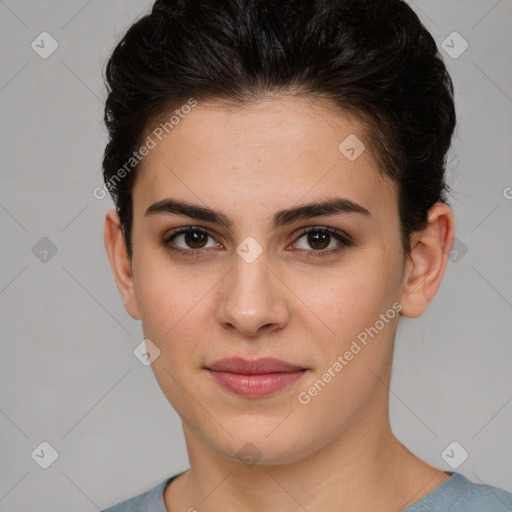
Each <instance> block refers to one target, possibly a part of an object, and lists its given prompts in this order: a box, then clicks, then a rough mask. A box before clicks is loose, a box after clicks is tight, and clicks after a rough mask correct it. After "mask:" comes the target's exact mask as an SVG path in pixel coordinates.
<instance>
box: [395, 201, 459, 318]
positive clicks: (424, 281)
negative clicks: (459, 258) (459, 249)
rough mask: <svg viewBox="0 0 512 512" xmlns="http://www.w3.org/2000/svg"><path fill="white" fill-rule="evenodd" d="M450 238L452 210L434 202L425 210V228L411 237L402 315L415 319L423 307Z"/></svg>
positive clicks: (438, 279)
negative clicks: (426, 211)
mask: <svg viewBox="0 0 512 512" xmlns="http://www.w3.org/2000/svg"><path fill="white" fill-rule="evenodd" d="M454 237H455V222H454V218H453V212H452V209H451V208H450V207H449V206H448V205H447V204H445V203H436V204H435V205H434V206H432V208H430V210H429V212H428V225H427V227H426V228H425V229H424V230H422V231H419V232H416V233H414V234H413V235H412V236H411V252H410V254H409V255H408V256H407V259H406V263H405V270H404V280H403V288H402V296H401V299H400V303H401V304H402V310H401V311H400V312H401V314H402V315H404V316H407V317H411V318H415V317H418V316H420V315H422V314H423V313H424V311H425V310H426V309H427V306H428V304H429V302H430V301H431V300H432V298H433V297H434V295H435V294H436V292H437V289H438V288H439V285H440V284H441V280H442V278H443V275H444V271H445V269H446V264H447V262H448V257H449V256H450V252H451V250H452V247H453V240H454Z"/></svg>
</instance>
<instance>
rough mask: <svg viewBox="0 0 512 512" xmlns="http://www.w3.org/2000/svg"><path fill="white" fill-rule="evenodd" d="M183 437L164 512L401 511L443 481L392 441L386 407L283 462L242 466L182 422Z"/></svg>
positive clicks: (435, 471) (394, 440) (441, 473)
mask: <svg viewBox="0 0 512 512" xmlns="http://www.w3.org/2000/svg"><path fill="white" fill-rule="evenodd" d="M380 403H381V404H382V401H381V402H380ZM184 434H185V439H186V442H187V449H188V454H189V460H190V468H191V469H190V471H188V472H187V473H185V474H183V475H181V476H180V477H178V478H177V479H176V480H175V481H174V482H173V485H170V486H168V488H167V489H166V492H165V504H166V506H167V508H168V510H169V511H170V512H174V511H175V510H194V509H196V510H199V511H201V512H208V511H218V510H223V511H225V512H235V511H239V510H246V511H248V512H253V511H254V512H256V511H261V510H265V511H268V512H274V511H278V510H279V512H292V511H294V512H296V511H297V510H301V509H304V510H308V511H310V512H313V511H317V510H318V511H319V510H343V511H349V510H350V511H352V510H375V511H387V510H402V509H403V508H405V507H407V506H409V505H411V504H412V503H414V502H415V501H417V500H418V499H420V498H421V497H422V496H424V495H425V494H427V493H428V492H430V491H431V490H432V489H434V488H435V487H437V486H438V485H439V484H441V483H442V482H443V481H445V480H446V479H447V478H448V475H447V474H446V473H444V472H442V471H440V470H438V469H436V468H434V467H432V466H429V465H428V464H426V463H424V462H423V461H421V460H420V459H419V458H418V457H416V456H415V455H414V454H412V453H411V452H410V451H409V450H407V448H405V446H403V445H402V444H401V443H400V442H399V441H398V440H397V439H396V438H395V436H394V435H393V433H392V431H391V428H390V425H389V419H388V415H387V403H386V404H385V406H384V407H382V408H381V409H380V410H379V411H376V410H375V409H373V410H372V411H371V414H370V413H368V414H367V415H366V417H362V418H360V419H359V420H358V421H356V422H354V423H353V424H352V425H351V426H349V427H348V428H347V429H346V430H345V431H344V432H343V434H342V435H340V436H338V437H336V438H334V439H333V440H332V441H331V442H329V443H327V444H326V445H325V446H323V447H320V448H319V449H316V450H315V451H314V452H313V453H312V454H310V455H308V456H305V457H302V458H300V459H299V460H296V461H293V462H290V463H287V464H279V465H259V464H254V465H252V466H247V465H245V464H243V463H241V462H240V461H235V460H232V459H230V458H228V457H226V456H224V455H223V454H221V453H219V452H218V451H217V450H215V449H213V448H212V447H211V445H208V444H207V443H206V442H205V441H204V439H201V438H200V437H199V436H196V435H195V433H194V432H192V431H191V430H189V429H188V428H187V427H186V426H185V425H184Z"/></svg>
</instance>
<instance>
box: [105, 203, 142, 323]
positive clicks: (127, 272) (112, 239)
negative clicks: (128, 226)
mask: <svg viewBox="0 0 512 512" xmlns="http://www.w3.org/2000/svg"><path fill="white" fill-rule="evenodd" d="M104 241H105V248H106V250H107V254H108V258H109V260H110V266H111V267H112V272H113V274H114V279H115V281H116V284H117V288H118V289H119V292H120V293H121V296H122V297H123V301H124V306H125V308H126V311H127V312H128V314H129V315H130V316H131V317H132V318H135V319H136V320H139V319H140V315H139V311H138V307H137V301H136V296H135V288H134V280H133V273H132V263H131V260H130V257H129V255H128V251H127V249H126V243H125V239H124V234H123V229H122V225H121V221H120V219H119V215H118V213H117V211H116V210H110V211H109V212H108V213H107V215H106V217H105V232H104Z"/></svg>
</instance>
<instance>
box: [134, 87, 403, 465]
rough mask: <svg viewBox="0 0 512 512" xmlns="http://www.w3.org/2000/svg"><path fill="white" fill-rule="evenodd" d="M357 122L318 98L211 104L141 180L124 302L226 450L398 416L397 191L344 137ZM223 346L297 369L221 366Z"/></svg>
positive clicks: (299, 446) (193, 421)
mask: <svg viewBox="0 0 512 512" xmlns="http://www.w3.org/2000/svg"><path fill="white" fill-rule="evenodd" d="M349 135H351V136H352V138H353V136H354V135H355V136H356V137H358V139H359V140H361V141H363V132H362V126H361V125H360V124H358V122H357V120H355V119H353V118H349V117H348V116H347V115H345V114H343V113H341V112H339V111H335V110H334V109H333V108H332V106H331V108H327V106H326V105H325V104H323V103H320V100H306V99H301V98H297V97H295V98H291V97H288V98H281V99H275V98H274V99H267V100H261V101H259V102H258V103H256V104H254V105H251V106H244V107H238V108H235V107H229V108H228V107H226V106H225V105H221V104H219V103H203V104H201V103H199V104H198V105H197V106H196V107H195V108H194V109H192V111H191V112H190V113H189V114H187V116H186V117H185V118H184V119H182V120H181V122H180V124H179V125H178V126H176V127H175V128H174V129H173V130H172V131H171V132H170V133H169V134H168V135H166V136H165V137H163V138H162V140H161V141H158V143H157V145H156V147H155V148H154V149H152V150H151V152H150V154H149V155H148V156H147V157H146V160H145V162H144V167H143V169H142V171H141V174H140V175H139V176H138V178H137V180H136V183H135V186H134V189H133V193H132V194H133V195H132V197H133V208H134V211H133V231H132V243H133V260H132V267H131V270H132V272H133V294H131V295H130V294H127V295H125V298H126V297H127V300H126V301H125V302H126V306H127V309H128V311H129V312H130V314H131V315H132V316H133V317H135V318H140V319H141V320H142V326H143V331H144V336H145V338H147V339H149V340H151V342H152V343H153V344H154V345H155V346H156V347H158V349H159V350H160V355H159V356H158V357H157V358H156V359H155V360H154V362H153V363H152V368H153V371H154V373H155V376H156V379H157V381H158V383H159V385H160V387H161V389H162V391H163V393H164V394H165V396H166V397H167V399H168V400H169V402H170V403H171V404H172V406H173V407H174V408H175V410H176V411H177V412H178V414H179V415H180V417H181V418H182V421H183V425H184V429H185V430H186V432H188V435H190V436H194V437H196V438H197V439H201V442H202V443H204V445H205V446H208V447H209V448H211V449H212V450H216V451H217V452H219V453H221V454H223V455H226V456H227V457H231V458H238V457H239V456H240V450H241V449H242V447H244V446H245V448H244V449H245V450H255V452H256V450H257V454H258V455H257V456H258V458H259V457H261V460H260V463H268V464H278V463H285V462H291V461H295V460H298V459H300V458H303V457H306V456H307V455H309V454H312V453H314V452H315V451H317V450H319V449H321V448H322V447H323V446H326V445H327V444H328V443H330V442H332V441H334V440H336V439H339V438H341V437H342V436H343V435H345V434H346V435H348V432H350V431H351V429H352V430H355V429H356V428H359V429H362V428H367V427H368V428H369V425H373V427H371V428H375V425H378V424H379V421H382V424H384V423H385V419H386V414H387V405H386V399H387V396H386V395H387V393H386V391H387V388H386V386H384V385H383V384H382V381H383V380H387V378H388V376H389V369H390V365H391V358H392V349H393V342H394V338H395V332H396V327H397V322H398V318H399V313H398V312H399V310H400V301H401V299H402V294H403V287H402V283H403V281H402V277H403V276H402V271H403V269H404V255H403V253H402V246H401V242H400V230H399V217H398V198H397V192H396V186H395V184H393V183H392V182H391V181H390V180H389V179H387V178H384V177H382V176H381V175H380V174H379V173H378V171H377V164H376V161H375V159H374V156H373V155H372V154H370V151H369V150H368V149H366V150H364V151H363V152H362V153H361V154H360V155H359V156H358V157H357V158H355V159H354V156H357V153H358V148H357V147H356V149H355V151H354V152H352V151H350V147H352V146H353V143H352V145H351V144H349V143H347V142H346V143H345V145H343V144H342V147H341V149H342V150H343V151H342V150H340V149H339V146H340V143H342V141H344V139H346V137H348V136H349ZM351 140H352V142H353V140H355V139H349V142H350V141H351ZM354 147H355V146H354ZM347 155H348V156H349V157H350V158H348V157H347ZM166 201H167V202H168V203H167V205H166V203H165V202H166ZM169 201H173V203H170V202H169ZM157 203H159V205H157V206H152V205H156V204H157ZM322 205H323V206H322ZM184 206H186V207H187V209H183V208H184ZM183 230H185V231H183ZM155 354H156V352H155ZM226 358H242V359H244V360H246V363H247V361H249V363H250V362H251V361H254V360H259V359H261V358H275V359H279V360H281V361H284V362H286V363H288V364H289V365H292V367H281V366H272V364H270V366H269V365H267V366H265V365H263V367H262V368H259V369H258V367H257V366H252V367H251V365H250V364H249V363H247V366H246V368H245V369H246V370H247V368H249V371H250V370H252V371H253V372H255V373H256V375H247V372H245V373H244V371H243V370H244V369H243V368H242V369H240V368H239V367H236V366H234V367H228V365H224V366H223V365H222V364H220V366H219V367H218V368H217V370H218V371H212V369H215V368H216V367H215V363H216V362H218V361H220V360H222V359H226ZM238 362H239V361H238ZM221 370H224V371H221ZM226 370H231V371H226ZM233 370H234V371H233ZM278 370H279V371H278ZM269 371H273V374H271V375H270V376H269V375H268V373H267V375H266V376H265V375H263V374H264V373H265V372H269ZM247 443H252V444H251V445H247ZM248 446H250V448H248ZM242 453H243V452H242Z"/></svg>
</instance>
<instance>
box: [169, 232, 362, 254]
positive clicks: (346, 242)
mask: <svg viewBox="0 0 512 512" xmlns="http://www.w3.org/2000/svg"><path fill="white" fill-rule="evenodd" d="M190 232H198V233H203V234H205V235H207V236H210V237H211V238H214V237H213V236H212V235H211V234H210V233H209V232H208V231H207V230H206V229H204V228H199V227H194V226H187V227H183V228H178V229H176V230H174V231H173V232H172V233H170V234H169V235H167V236H166V237H165V238H164V239H163V240H162V245H163V246H164V248H165V249H166V250H167V251H169V252H171V253H174V254H178V255H180V256H186V257H192V258H193V257H201V256H202V251H204V250H205V249H179V248H177V247H173V246H172V245H170V242H171V241H172V240H173V239H174V238H175V237H177V236H179V235H181V234H183V233H190ZM311 232H313V233H329V234H330V235H332V236H333V237H334V238H335V239H336V240H337V241H338V242H340V244H341V247H338V248H336V249H329V250H322V249H319V250H306V249H300V250H301V251H305V252H306V253H307V254H308V256H306V258H310V257H313V258H322V257H325V256H330V255H332V254H334V253H338V252H340V251H343V250H344V249H346V248H347V247H350V246H352V245H353V244H354V242H353V241H352V240H350V238H348V237H347V236H346V235H345V234H344V233H342V232H340V231H338V230H337V229H334V228H329V227H326V226H312V227H308V228H305V229H303V230H302V231H301V233H300V234H299V235H298V237H297V238H296V239H295V241H294V242H292V243H293V244H295V243H296V242H297V241H298V240H300V239H301V238H302V237H303V236H304V235H307V234H309V233H311Z"/></svg>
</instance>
